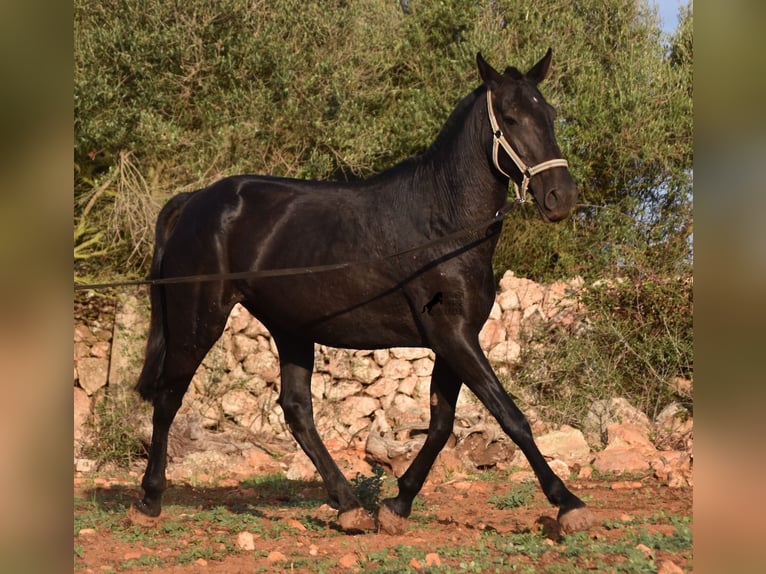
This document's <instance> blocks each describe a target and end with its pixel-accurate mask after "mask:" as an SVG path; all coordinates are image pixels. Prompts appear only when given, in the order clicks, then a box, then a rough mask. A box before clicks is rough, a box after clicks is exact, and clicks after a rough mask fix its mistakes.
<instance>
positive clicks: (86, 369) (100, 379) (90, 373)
mask: <svg viewBox="0 0 766 574" xmlns="http://www.w3.org/2000/svg"><path fill="white" fill-rule="evenodd" d="M77 373H78V375H79V377H80V387H82V388H83V390H85V392H86V393H87V394H88V395H89V396H90V395H93V394H94V393H95V392H96V391H98V390H99V389H100V388H102V387H105V386H106V383H107V378H108V375H109V360H108V359H99V358H98V357H84V358H82V359H80V360H79V362H78V363H77Z"/></svg>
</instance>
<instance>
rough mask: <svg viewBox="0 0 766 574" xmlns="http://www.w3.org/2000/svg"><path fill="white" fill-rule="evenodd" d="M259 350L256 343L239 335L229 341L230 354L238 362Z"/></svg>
mask: <svg viewBox="0 0 766 574" xmlns="http://www.w3.org/2000/svg"><path fill="white" fill-rule="evenodd" d="M260 350H261V349H260V346H259V345H258V341H257V340H256V339H252V338H251V337H248V336H247V335H243V334H241V333H239V334H236V335H234V336H233V337H232V339H231V353H232V355H233V356H234V359H235V360H236V361H238V362H242V361H244V360H245V359H246V358H247V357H248V356H249V355H254V354H255V353H257V352H258V351H260Z"/></svg>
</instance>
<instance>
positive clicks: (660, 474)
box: [650, 451, 693, 488]
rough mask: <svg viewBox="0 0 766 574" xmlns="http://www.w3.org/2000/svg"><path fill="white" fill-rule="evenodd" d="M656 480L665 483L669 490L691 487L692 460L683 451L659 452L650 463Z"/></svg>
mask: <svg viewBox="0 0 766 574" xmlns="http://www.w3.org/2000/svg"><path fill="white" fill-rule="evenodd" d="M650 465H651V468H652V470H654V475H655V476H656V477H657V479H658V480H661V481H663V482H666V483H667V485H668V486H669V487H670V488H683V487H686V486H691V485H692V483H693V480H692V459H691V456H690V455H689V453H687V452H684V451H660V452H658V453H657V454H656V456H655V458H653V459H652V461H651V462H650Z"/></svg>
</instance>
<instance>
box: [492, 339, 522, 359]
mask: <svg viewBox="0 0 766 574" xmlns="http://www.w3.org/2000/svg"><path fill="white" fill-rule="evenodd" d="M487 358H488V359H489V362H490V363H511V364H512V363H518V362H519V358H521V346H519V344H518V343H517V342H516V341H510V340H509V341H503V342H502V343H498V344H497V345H495V346H494V347H493V348H492V349H491V350H490V351H489V353H487Z"/></svg>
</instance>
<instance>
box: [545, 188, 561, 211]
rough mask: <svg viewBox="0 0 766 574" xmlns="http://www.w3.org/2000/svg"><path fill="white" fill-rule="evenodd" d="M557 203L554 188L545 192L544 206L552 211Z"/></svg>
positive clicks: (557, 199) (556, 194)
mask: <svg viewBox="0 0 766 574" xmlns="http://www.w3.org/2000/svg"><path fill="white" fill-rule="evenodd" d="M558 205H559V195H558V192H557V191H556V190H555V189H552V190H550V191H549V192H548V193H546V194H545V208H546V209H550V210H551V211H553V210H554V209H556V208H557V207H558Z"/></svg>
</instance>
